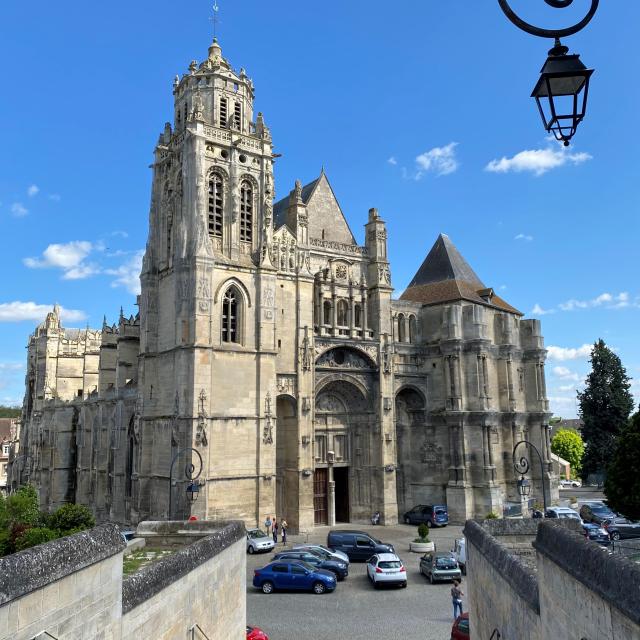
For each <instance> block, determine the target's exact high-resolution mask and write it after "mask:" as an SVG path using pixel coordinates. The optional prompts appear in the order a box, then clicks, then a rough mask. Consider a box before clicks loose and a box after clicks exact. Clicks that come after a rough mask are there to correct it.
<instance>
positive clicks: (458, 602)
mask: <svg viewBox="0 0 640 640" xmlns="http://www.w3.org/2000/svg"><path fill="white" fill-rule="evenodd" d="M463 595H464V592H463V591H462V589H461V588H460V580H454V581H453V587H451V600H452V602H453V619H454V620H457V618H458V616H459V615H460V616H461V615H462V596H463ZM458 611H459V612H460V613H457V612H458Z"/></svg>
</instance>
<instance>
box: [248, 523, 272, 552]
mask: <svg viewBox="0 0 640 640" xmlns="http://www.w3.org/2000/svg"><path fill="white" fill-rule="evenodd" d="M275 546H276V543H275V542H274V541H273V538H272V537H271V536H268V535H267V534H266V533H265V532H264V531H263V530H262V529H247V553H259V552H264V551H271V550H272V549H273V548H274V547H275Z"/></svg>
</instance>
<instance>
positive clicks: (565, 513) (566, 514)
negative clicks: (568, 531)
mask: <svg viewBox="0 0 640 640" xmlns="http://www.w3.org/2000/svg"><path fill="white" fill-rule="evenodd" d="M558 515H559V516H560V517H561V518H574V519H577V520H580V516H579V515H578V514H577V513H569V512H568V511H561V512H560V513H559V514H558Z"/></svg>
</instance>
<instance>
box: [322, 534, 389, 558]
mask: <svg viewBox="0 0 640 640" xmlns="http://www.w3.org/2000/svg"><path fill="white" fill-rule="evenodd" d="M327 546H328V547H329V548H330V549H333V550H334V551H343V552H344V553H346V554H347V555H348V556H349V560H361V561H363V562H364V561H366V560H368V559H369V558H370V557H371V556H372V555H374V554H375V553H395V551H394V549H393V545H391V544H385V543H384V542H380V540H378V539H376V538H373V537H372V536H370V535H369V534H368V533H365V532H364V531H348V530H346V529H340V530H339V531H329V535H328V536H327Z"/></svg>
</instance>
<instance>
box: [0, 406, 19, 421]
mask: <svg viewBox="0 0 640 640" xmlns="http://www.w3.org/2000/svg"><path fill="white" fill-rule="evenodd" d="M21 415H22V409H20V407H7V406H5V405H3V404H0V418H19V417H20V416H21Z"/></svg>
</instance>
